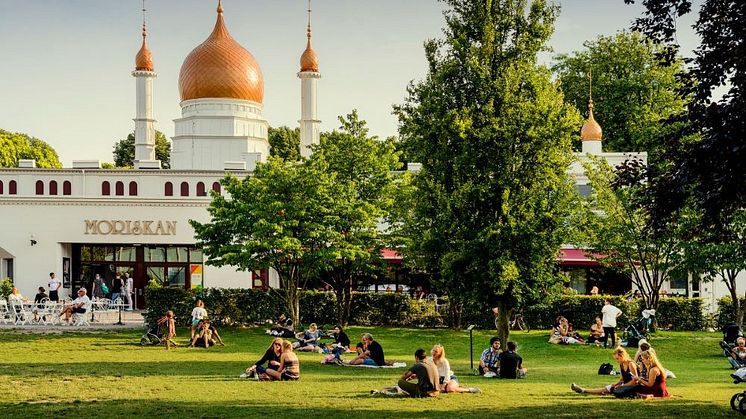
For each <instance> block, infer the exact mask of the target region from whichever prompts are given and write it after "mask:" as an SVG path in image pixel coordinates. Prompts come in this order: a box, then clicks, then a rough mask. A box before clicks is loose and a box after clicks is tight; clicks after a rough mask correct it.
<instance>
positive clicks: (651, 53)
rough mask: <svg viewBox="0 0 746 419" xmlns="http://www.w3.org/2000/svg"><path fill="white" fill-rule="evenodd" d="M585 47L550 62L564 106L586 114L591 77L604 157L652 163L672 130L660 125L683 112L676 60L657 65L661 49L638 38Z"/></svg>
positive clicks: (602, 40) (607, 39) (606, 39)
mask: <svg viewBox="0 0 746 419" xmlns="http://www.w3.org/2000/svg"><path fill="white" fill-rule="evenodd" d="M584 45H585V49H584V50H583V51H577V52H574V53H572V54H562V55H559V56H557V57H555V59H556V63H555V65H554V66H553V70H554V72H555V73H556V74H557V76H558V78H559V80H560V81H561V83H562V91H563V93H564V94H565V100H566V101H568V102H570V103H572V104H573V105H575V107H576V108H578V109H580V110H583V111H584V112H585V109H587V106H588V97H589V78H590V76H592V83H593V103H594V107H593V113H594V116H595V117H596V119H597V120H598V121H600V123H601V126H602V127H603V134H604V149H605V151H647V152H649V153H651V154H652V158H653V160H655V158H656V157H657V154H658V151H659V150H660V148H661V145H662V138H663V137H665V136H666V134H668V133H670V132H672V131H673V130H675V129H677V127H673V126H667V125H664V124H663V123H662V122H663V121H665V120H666V119H668V118H669V117H671V116H672V115H677V114H681V113H682V112H684V111H685V109H686V101H685V100H684V98H682V97H681V96H680V95H679V91H680V90H681V88H682V87H683V83H682V82H681V80H680V78H679V76H680V75H681V74H682V73H683V71H684V70H683V67H682V62H681V60H677V61H675V62H673V63H668V64H667V63H664V62H662V61H661V58H660V56H659V55H660V53H662V52H663V47H662V46H660V45H658V44H655V43H653V42H652V41H650V40H648V39H646V38H645V37H644V36H643V35H641V34H640V33H638V32H632V33H630V32H620V33H617V34H616V35H614V36H600V37H598V38H597V39H596V40H594V41H588V42H586V43H585V44H584ZM575 146H576V149H579V139H577V140H576V144H575Z"/></svg>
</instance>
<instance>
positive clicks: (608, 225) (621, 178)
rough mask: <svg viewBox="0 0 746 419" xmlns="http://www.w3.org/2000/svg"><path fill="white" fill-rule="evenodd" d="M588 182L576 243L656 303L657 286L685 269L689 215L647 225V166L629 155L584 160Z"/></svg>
mask: <svg viewBox="0 0 746 419" xmlns="http://www.w3.org/2000/svg"><path fill="white" fill-rule="evenodd" d="M583 168H584V169H585V173H586V175H587V176H588V180H589V181H590V186H591V195H590V196H589V197H588V199H587V200H585V202H584V206H583V209H584V210H583V211H580V212H579V213H578V214H579V215H580V218H579V219H576V220H573V224H574V225H577V226H582V233H583V234H580V235H578V236H576V238H577V239H578V240H579V241H578V243H576V244H578V245H579V246H581V247H583V248H586V249H589V250H590V251H592V252H593V253H594V254H600V255H601V256H600V257H599V258H598V260H599V262H600V263H601V264H602V265H604V266H606V267H608V268H610V269H618V270H621V271H622V272H624V273H626V274H627V275H629V276H630V278H631V279H632V283H633V284H634V285H635V286H636V287H637V288H638V289H639V290H640V292H641V294H642V299H643V301H644V305H645V307H646V308H653V309H655V308H657V307H658V301H659V294H660V290H661V286H662V285H663V284H664V283H665V282H666V281H668V280H669V279H670V278H671V277H672V275H677V274H686V273H687V268H688V267H689V265H688V264H687V260H686V257H685V255H686V254H687V247H688V246H687V242H686V241H685V240H684V239H683V233H684V232H685V231H686V229H687V227H688V226H690V225H691V223H692V218H691V217H692V215H691V214H686V212H682V213H681V214H679V218H678V219H677V222H670V223H667V224H666V225H665V228H659V229H652V228H650V225H651V224H652V220H651V218H652V212H651V206H652V204H651V197H652V196H653V195H652V193H651V186H650V183H648V182H649V173H648V168H647V167H646V166H645V165H644V164H643V163H642V161H640V160H628V161H626V162H625V163H623V164H622V165H620V166H618V167H616V168H615V169H614V168H612V167H611V166H609V164H608V163H607V162H606V161H605V160H603V159H600V158H596V157H592V158H591V160H590V161H587V162H585V163H584V164H583Z"/></svg>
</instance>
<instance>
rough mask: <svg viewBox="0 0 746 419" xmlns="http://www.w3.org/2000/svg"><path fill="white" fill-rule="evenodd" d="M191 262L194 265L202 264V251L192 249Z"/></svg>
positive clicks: (190, 252)
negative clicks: (196, 263) (195, 263)
mask: <svg viewBox="0 0 746 419" xmlns="http://www.w3.org/2000/svg"><path fill="white" fill-rule="evenodd" d="M189 261H190V262H192V263H194V262H202V249H195V248H191V249H190V250H189Z"/></svg>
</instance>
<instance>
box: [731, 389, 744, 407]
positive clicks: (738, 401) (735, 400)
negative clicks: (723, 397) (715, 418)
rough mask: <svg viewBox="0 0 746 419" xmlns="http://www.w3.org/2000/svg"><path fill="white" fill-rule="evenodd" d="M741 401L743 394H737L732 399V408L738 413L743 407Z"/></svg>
mask: <svg viewBox="0 0 746 419" xmlns="http://www.w3.org/2000/svg"><path fill="white" fill-rule="evenodd" d="M741 399H743V393H736V394H734V395H733V397H731V398H730V408H731V409H733V410H735V411H738V410H739V408H740V405H741Z"/></svg>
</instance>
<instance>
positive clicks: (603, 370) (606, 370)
mask: <svg viewBox="0 0 746 419" xmlns="http://www.w3.org/2000/svg"><path fill="white" fill-rule="evenodd" d="M612 371H614V367H613V366H612V365H611V364H609V363H608V362H606V363H603V364H601V366H600V367H598V375H611V372H612Z"/></svg>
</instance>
